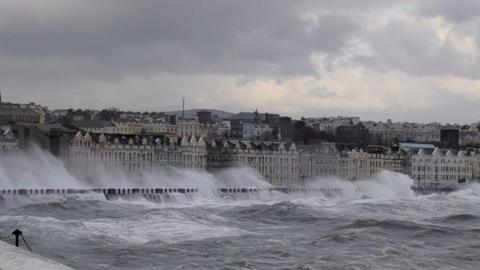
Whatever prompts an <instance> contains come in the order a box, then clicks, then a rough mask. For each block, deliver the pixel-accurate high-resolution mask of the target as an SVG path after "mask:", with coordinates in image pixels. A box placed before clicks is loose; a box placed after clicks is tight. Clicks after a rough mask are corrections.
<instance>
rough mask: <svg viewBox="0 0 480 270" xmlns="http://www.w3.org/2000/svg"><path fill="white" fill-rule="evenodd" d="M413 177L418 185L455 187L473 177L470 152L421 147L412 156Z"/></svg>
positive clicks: (425, 186)
mask: <svg viewBox="0 0 480 270" xmlns="http://www.w3.org/2000/svg"><path fill="white" fill-rule="evenodd" d="M411 176H412V178H413V179H414V180H415V186H416V187H424V188H428V187H437V188H455V187H457V186H458V184H459V182H463V181H465V182H467V183H468V182H470V181H471V180H472V177H473V157H472V155H471V154H470V152H466V151H455V150H441V149H439V148H435V149H433V150H428V149H421V150H419V151H418V153H417V154H415V155H413V156H412V175H411Z"/></svg>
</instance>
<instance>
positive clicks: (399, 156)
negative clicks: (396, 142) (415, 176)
mask: <svg viewBox="0 0 480 270" xmlns="http://www.w3.org/2000/svg"><path fill="white" fill-rule="evenodd" d="M409 169H410V163H409V156H408V154H407V153H406V152H404V151H402V150H398V151H393V150H392V149H390V148H388V147H379V146H377V147H371V149H367V151H363V149H359V150H357V149H352V150H349V151H343V152H341V153H340V155H339V158H338V164H337V176H338V177H340V178H343V179H352V180H355V179H368V178H371V177H373V176H375V175H376V174H378V173H380V172H381V171H383V170H388V171H392V172H397V173H403V174H408V173H409V171H410V170H409Z"/></svg>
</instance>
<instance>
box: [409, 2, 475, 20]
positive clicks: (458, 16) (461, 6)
mask: <svg viewBox="0 0 480 270" xmlns="http://www.w3.org/2000/svg"><path fill="white" fill-rule="evenodd" d="M417 8H418V12H419V14H420V15H425V16H441V17H444V18H446V19H447V20H450V21H453V22H457V23H458V22H466V21H468V20H471V19H473V18H476V17H478V16H479V14H480V1H478V0H458V1H456V0H422V1H418V3H417Z"/></svg>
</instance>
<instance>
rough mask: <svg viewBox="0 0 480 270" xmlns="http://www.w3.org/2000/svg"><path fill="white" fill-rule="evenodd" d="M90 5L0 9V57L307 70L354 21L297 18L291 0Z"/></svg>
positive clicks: (182, 69)
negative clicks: (317, 54) (314, 56)
mask: <svg viewBox="0 0 480 270" xmlns="http://www.w3.org/2000/svg"><path fill="white" fill-rule="evenodd" d="M66 3H71V2H68V1H67V2H66ZM91 4H92V2H88V1H79V2H75V3H74V4H73V3H72V4H71V5H68V4H65V3H64V4H60V5H61V7H60V8H58V10H56V12H55V11H49V10H46V11H44V10H39V11H38V13H35V11H30V12H31V14H33V15H31V14H30V13H29V14H24V13H26V12H27V11H25V10H24V9H17V10H9V11H8V10H5V13H7V11H8V14H2V15H6V18H5V17H4V18H3V19H2V22H3V23H4V25H6V27H2V28H0V36H1V37H2V42H1V44H0V53H1V55H2V57H4V58H6V59H7V60H12V61H14V60H15V59H20V60H21V59H31V60H32V61H38V62H39V63H42V61H44V60H45V59H48V60H52V61H55V60H57V61H59V62H65V63H63V64H68V63H69V62H70V63H72V64H78V65H77V67H78V69H81V68H82V67H84V68H85V70H84V71H83V72H86V73H87V74H88V73H90V72H91V73H93V74H91V75H94V74H99V73H101V74H102V76H108V75H115V73H116V72H118V73H119V74H122V73H123V72H127V73H130V72H148V71H149V70H154V71H159V70H160V71H166V72H174V73H190V72H191V73H199V72H200V73H233V74H239V73H240V74H244V73H245V74H249V73H254V74H258V73H263V74H304V73H308V72H312V70H311V69H312V67H311V65H310V63H309V55H310V54H311V53H312V52H316V51H326V52H334V51H336V50H338V49H339V48H341V47H342V45H343V44H344V42H345V41H346V39H348V37H349V35H350V34H351V33H352V32H353V31H355V30H356V29H357V28H358V25H357V23H356V22H355V20H354V18H351V16H349V15H346V14H341V13H338V12H335V11H332V12H330V11H329V12H324V13H321V14H319V15H318V17H317V18H316V20H315V22H312V21H311V20H309V19H305V18H302V17H301V15H302V14H301V13H302V12H306V11H308V10H305V7H304V10H302V5H295V2H291V1H288V2H287V1H143V0H140V1H101V2H95V4H94V5H91ZM7 7H8V4H7ZM26 8H28V7H26ZM29 15H30V16H29ZM307 29H308V31H307ZM59 64H62V63H59ZM22 67H23V66H22ZM59 67H61V65H60V66H59ZM69 69H71V67H70V68H69V67H67V70H69ZM109 69H110V70H111V69H113V70H114V71H113V73H112V71H110V72H109V71H108V70H109ZM76 71H80V70H77V69H76V68H73V70H72V72H76ZM104 73H105V74H104ZM110 73H111V74H110Z"/></svg>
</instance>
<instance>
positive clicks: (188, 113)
mask: <svg viewBox="0 0 480 270" xmlns="http://www.w3.org/2000/svg"><path fill="white" fill-rule="evenodd" d="M198 111H209V112H212V116H213V115H217V116H218V117H219V118H223V119H226V118H229V117H230V116H232V115H234V113H231V112H226V111H222V110H215V109H191V110H185V117H188V118H190V117H193V116H196V115H197V112H198ZM164 113H165V114H169V115H177V116H182V111H170V112H164Z"/></svg>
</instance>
